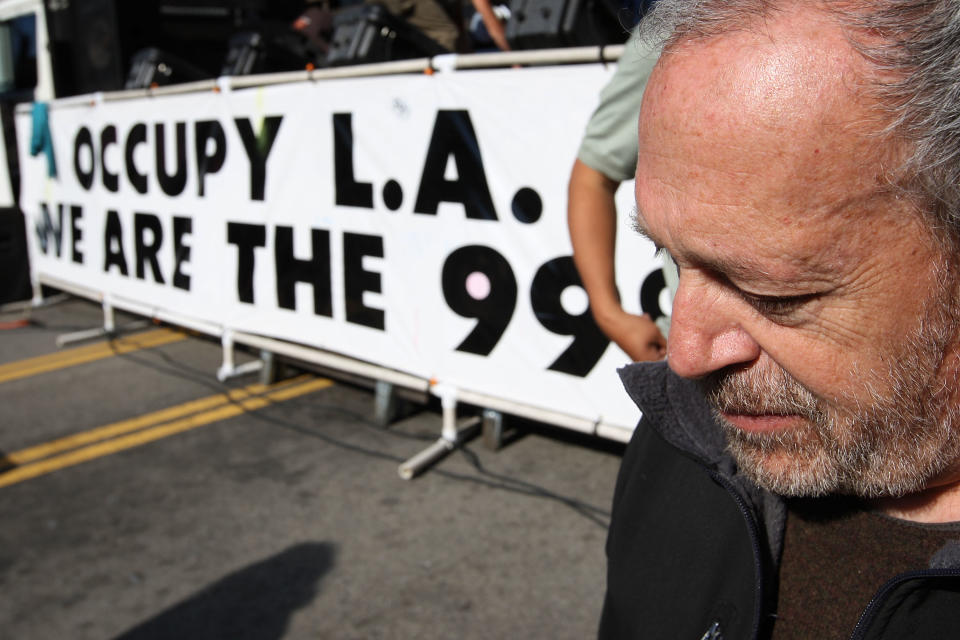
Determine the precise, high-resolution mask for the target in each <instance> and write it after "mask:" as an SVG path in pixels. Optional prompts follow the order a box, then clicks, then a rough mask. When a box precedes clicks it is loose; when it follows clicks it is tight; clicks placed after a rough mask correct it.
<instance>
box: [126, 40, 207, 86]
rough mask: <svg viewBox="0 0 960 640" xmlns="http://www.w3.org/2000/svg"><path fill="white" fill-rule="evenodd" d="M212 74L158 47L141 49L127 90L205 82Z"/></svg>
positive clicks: (128, 79) (132, 66) (135, 57)
mask: <svg viewBox="0 0 960 640" xmlns="http://www.w3.org/2000/svg"><path fill="white" fill-rule="evenodd" d="M209 77H210V74H209V73H207V72H206V71H203V70H202V69H199V68H197V67H195V66H193V65H192V64H190V63H189V62H187V61H186V60H182V59H181V58H178V57H177V56H175V55H173V54H172V53H169V52H167V51H161V50H160V49H157V48H156V47H148V48H146V49H141V50H140V51H138V52H137V53H135V54H134V56H133V60H132V61H131V63H130V73H129V74H128V75H127V83H126V85H124V88H126V89H147V88H150V87H153V86H157V87H164V86H166V85H168V84H179V83H181V82H192V81H194V80H204V79H207V78H209Z"/></svg>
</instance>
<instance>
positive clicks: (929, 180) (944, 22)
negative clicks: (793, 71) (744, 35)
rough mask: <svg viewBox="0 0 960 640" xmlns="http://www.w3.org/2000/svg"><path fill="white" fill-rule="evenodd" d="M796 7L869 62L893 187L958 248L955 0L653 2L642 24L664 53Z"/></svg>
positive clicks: (959, 57) (959, 118)
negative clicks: (896, 153)
mask: <svg viewBox="0 0 960 640" xmlns="http://www.w3.org/2000/svg"><path fill="white" fill-rule="evenodd" d="M799 5H806V6H811V7H814V8H815V10H823V11H826V12H827V13H828V14H832V15H834V16H835V17H836V19H837V21H838V24H840V25H841V26H843V27H844V28H845V30H846V32H847V35H848V38H849V39H850V41H851V43H852V45H853V46H854V47H855V49H857V50H858V51H859V52H860V53H861V54H862V55H863V56H864V58H865V59H866V60H867V61H868V62H869V63H870V64H872V65H873V68H874V70H875V71H876V73H875V74H874V77H872V78H870V79H869V80H870V84H869V87H868V90H869V91H870V92H871V94H872V95H873V96H875V97H876V99H877V100H878V103H879V105H880V108H881V109H882V110H883V111H884V112H885V113H886V115H887V127H886V128H885V130H884V131H882V134H884V135H886V136H888V137H889V138H890V139H891V142H895V143H898V144H902V145H905V147H906V158H904V160H903V164H902V166H901V167H900V168H899V171H897V172H896V178H895V181H896V186H897V187H898V188H901V189H903V190H904V191H905V192H906V195H908V196H909V197H911V198H913V199H914V200H915V201H916V202H917V203H918V206H920V208H921V210H922V211H923V212H924V213H925V214H926V215H927V216H928V218H929V221H930V224H931V227H932V229H931V230H932V232H933V234H934V236H935V237H937V239H938V240H939V241H941V242H946V244H947V245H948V246H952V247H954V248H958V247H960V0H820V1H819V2H815V3H814V2H810V1H809V0H659V2H657V3H656V4H655V5H654V7H653V9H652V10H651V11H650V12H649V14H648V15H647V17H646V18H645V20H644V22H643V24H642V26H641V29H642V31H643V35H644V36H645V37H646V38H655V39H658V40H661V41H663V42H664V46H665V50H667V51H669V49H670V47H671V46H673V45H675V44H677V43H678V42H682V41H690V40H696V39H702V38H710V37H713V36H717V35H720V34H723V33H730V32H732V31H737V30H745V29H755V28H756V27H757V25H758V24H762V22H763V20H764V19H765V18H767V17H770V16H772V15H773V14H774V13H775V12H777V11H779V10H781V9H784V8H788V7H792V6H799ZM944 236H946V237H944Z"/></svg>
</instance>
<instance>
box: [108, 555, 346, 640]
mask: <svg viewBox="0 0 960 640" xmlns="http://www.w3.org/2000/svg"><path fill="white" fill-rule="evenodd" d="M334 555H335V547H334V545H332V544H330V543H326V542H312V543H304V544H299V545H296V546H293V547H290V548H289V549H287V550H286V551H283V552H282V553H279V554H277V555H275V556H273V557H270V558H267V559H266V560H263V561H261V562H258V563H256V564H253V565H250V566H249V567H246V568H244V569H241V570H239V571H237V572H235V573H232V574H230V575H228V576H227V577H225V578H223V579H221V580H218V581H217V582H215V583H214V584H212V585H210V586H209V587H207V588H206V589H204V590H203V591H201V592H200V593H198V594H196V595H195V596H193V597H192V598H190V599H188V600H185V601H184V602H181V603H180V604H177V605H174V606H173V607H171V608H170V609H168V610H166V611H164V612H162V613H160V614H158V615H157V616H156V617H155V618H151V619H150V620H147V621H146V622H144V623H142V624H140V625H138V626H136V627H134V628H133V629H130V630H129V631H127V632H125V633H123V634H121V635H119V636H117V638H116V639H115V640H160V639H163V640H168V639H169V638H180V639H188V638H205V639H206V638H230V639H232V640H278V639H279V638H281V637H283V634H284V632H285V631H286V628H287V623H288V621H289V619H290V616H291V614H293V612H294V611H296V610H297V609H299V608H300V607H302V606H304V605H306V604H308V603H310V602H311V601H312V600H313V599H314V598H315V597H316V596H317V595H318V594H319V593H320V588H319V583H320V579H321V578H322V577H323V576H324V574H326V573H327V572H329V571H330V569H332V568H333V564H334Z"/></svg>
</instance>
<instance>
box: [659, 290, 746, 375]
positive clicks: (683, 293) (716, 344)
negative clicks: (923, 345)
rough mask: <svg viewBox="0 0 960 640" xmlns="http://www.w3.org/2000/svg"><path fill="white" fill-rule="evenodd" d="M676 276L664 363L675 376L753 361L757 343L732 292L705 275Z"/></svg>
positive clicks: (704, 372)
mask: <svg viewBox="0 0 960 640" xmlns="http://www.w3.org/2000/svg"><path fill="white" fill-rule="evenodd" d="M686 275H687V274H682V275H681V277H680V286H679V288H678V289H677V293H676V295H675V296H674V299H673V312H672V314H671V320H670V336H669V339H668V340H667V363H668V364H669V365H670V368H671V369H673V370H674V371H675V372H676V373H677V375H680V376H683V377H684V378H700V377H703V376H705V375H707V374H709V373H712V372H714V371H718V370H719V369H723V368H724V367H728V366H731V365H737V364H746V363H749V362H753V361H754V360H756V359H757V358H758V357H759V356H760V351H761V350H760V346H759V345H758V344H757V342H756V341H755V340H754V339H753V337H752V336H751V335H750V334H749V333H747V332H746V331H745V330H744V329H743V327H742V325H741V323H740V319H741V318H740V314H741V313H743V312H742V310H741V309H740V306H741V305H738V304H737V301H736V300H734V299H733V294H732V293H730V292H728V291H724V290H722V288H721V286H720V285H719V284H717V283H715V282H711V281H709V279H708V278H705V277H702V276H696V275H692V276H689V277H684V276H686Z"/></svg>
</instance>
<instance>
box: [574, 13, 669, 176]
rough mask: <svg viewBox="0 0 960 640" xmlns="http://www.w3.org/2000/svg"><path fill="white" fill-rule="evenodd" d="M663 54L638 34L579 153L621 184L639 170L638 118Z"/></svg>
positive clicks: (632, 38) (602, 99)
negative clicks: (649, 81)
mask: <svg viewBox="0 0 960 640" xmlns="http://www.w3.org/2000/svg"><path fill="white" fill-rule="evenodd" d="M659 55H660V48H659V47H650V46H649V45H647V44H644V43H643V42H642V41H641V40H640V38H639V37H638V36H637V32H636V31H634V33H633V35H632V36H630V39H629V40H628V41H627V44H626V45H625V48H624V51H623V55H622V56H621V57H620V62H619V64H618V65H617V71H616V73H614V74H613V77H612V78H611V79H610V82H609V83H608V84H607V86H606V87H604V88H603V90H602V91H601V92H600V104H599V105H598V106H597V109H596V111H594V112H593V115H592V116H591V117H590V122H589V123H587V129H586V132H585V133H584V136H583V141H582V142H581V143H580V150H579V151H578V152H577V158H579V159H580V161H581V162H583V163H584V164H586V165H587V166H589V167H590V168H592V169H596V170H597V171H599V172H600V173H602V174H604V175H605V176H607V177H608V178H611V179H613V180H617V181H618V182H622V181H624V180H630V179H632V178H633V174H634V171H635V170H636V166H637V116H638V115H639V114H640V102H641V100H642V99H643V90H644V88H645V87H646V86H647V79H648V78H649V77H650V72H651V71H653V66H654V65H655V64H656V62H657V57H658V56H659Z"/></svg>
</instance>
